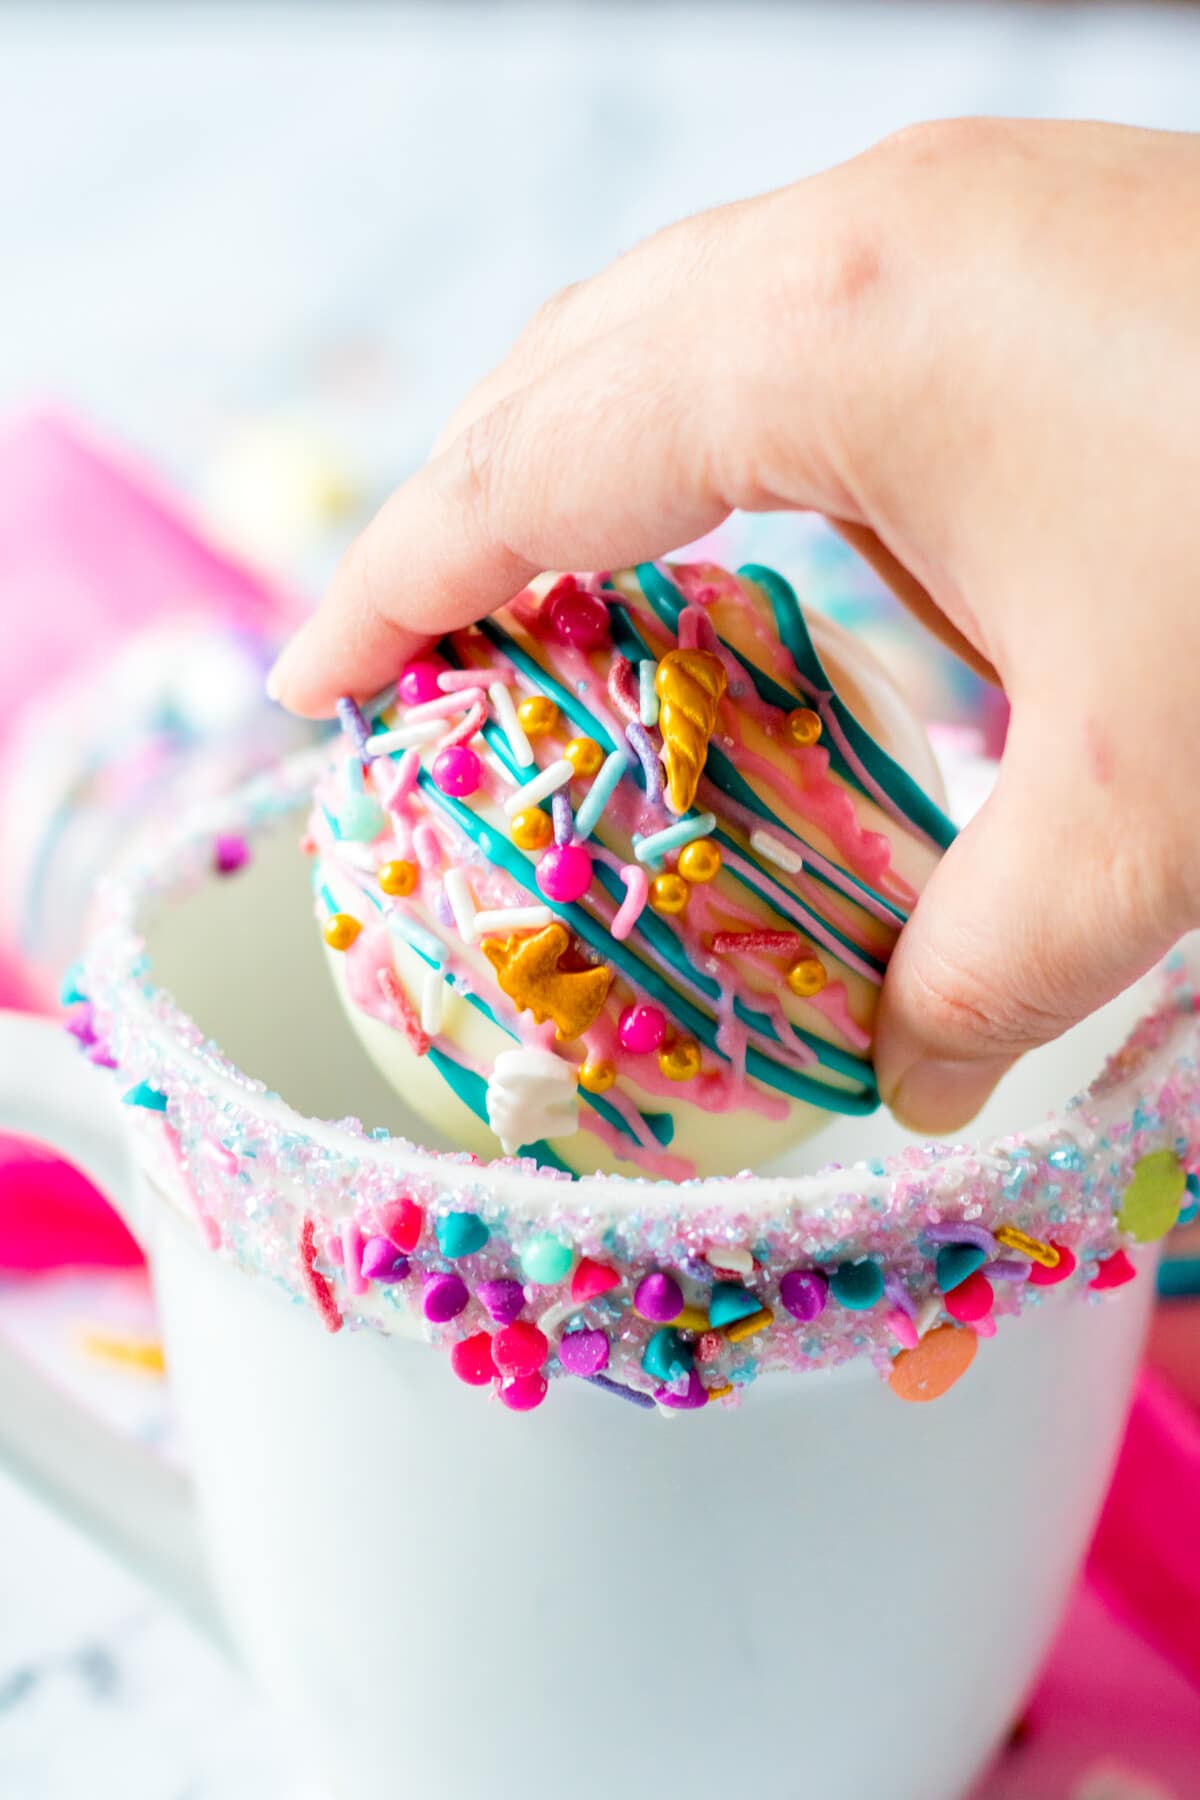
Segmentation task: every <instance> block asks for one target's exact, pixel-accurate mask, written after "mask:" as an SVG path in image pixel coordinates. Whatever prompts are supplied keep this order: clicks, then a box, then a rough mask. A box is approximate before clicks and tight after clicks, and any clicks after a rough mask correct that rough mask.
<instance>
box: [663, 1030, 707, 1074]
mask: <svg viewBox="0 0 1200 1800" xmlns="http://www.w3.org/2000/svg"><path fill="white" fill-rule="evenodd" d="M700 1063H701V1054H700V1046H699V1044H698V1043H697V1042H696V1040H695V1038H676V1039H675V1042H674V1043H673V1044H668V1045H667V1046H666V1047H665V1049H662V1050H660V1051H659V1053H658V1066H659V1068H660V1069H661V1070H662V1072H663V1074H664V1075H665V1076H666V1078H667V1080H668V1081H691V1080H692V1079H693V1078H694V1077H695V1076H697V1075H698V1074H699V1073H700Z"/></svg>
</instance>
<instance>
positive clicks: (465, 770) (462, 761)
mask: <svg viewBox="0 0 1200 1800" xmlns="http://www.w3.org/2000/svg"><path fill="white" fill-rule="evenodd" d="M432 774H433V780H434V785H435V786H436V787H439V788H440V789H441V791H442V793H443V794H451V795H453V797H454V798H455V799H457V800H462V799H464V798H465V797H466V796H467V795H468V794H473V793H474V792H475V790H476V788H477V787H478V786H479V783H480V781H481V779H482V776H483V768H482V764H481V763H480V761H479V758H478V757H477V756H476V754H475V752H474V750H472V749H471V747H470V745H469V744H448V745H447V746H446V748H445V749H444V750H439V751H438V754H437V755H436V756H435V757H434V759H433V770H432Z"/></svg>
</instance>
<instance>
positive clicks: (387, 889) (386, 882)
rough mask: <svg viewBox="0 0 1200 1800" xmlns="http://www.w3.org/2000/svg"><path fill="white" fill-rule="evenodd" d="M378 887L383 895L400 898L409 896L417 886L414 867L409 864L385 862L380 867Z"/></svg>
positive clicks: (412, 864)
mask: <svg viewBox="0 0 1200 1800" xmlns="http://www.w3.org/2000/svg"><path fill="white" fill-rule="evenodd" d="M379 885H380V887H381V888H382V889H383V891H384V893H385V894H398V895H400V896H401V898H404V897H405V896H406V895H408V894H411V893H412V891H413V889H414V888H415V887H416V885H417V870H416V865H415V864H414V863H410V862H385V863H382V864H381V865H380V869H379Z"/></svg>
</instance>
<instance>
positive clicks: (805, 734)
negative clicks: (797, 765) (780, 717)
mask: <svg viewBox="0 0 1200 1800" xmlns="http://www.w3.org/2000/svg"><path fill="white" fill-rule="evenodd" d="M786 727H787V734H788V736H789V737H790V738H791V740H792V742H793V744H799V745H800V747H801V748H802V749H807V748H808V746H809V745H810V744H815V743H816V742H817V739H818V738H819V737H820V735H821V716H820V714H819V713H815V712H814V711H813V709H812V707H811V706H798V707H796V709H795V711H794V712H790V713H789V714H788V716H787V720H786Z"/></svg>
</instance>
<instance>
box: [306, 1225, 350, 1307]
mask: <svg viewBox="0 0 1200 1800" xmlns="http://www.w3.org/2000/svg"><path fill="white" fill-rule="evenodd" d="M315 1229H316V1228H315V1226H314V1225H313V1222H312V1220H311V1219H305V1221H304V1224H303V1226H302V1228H301V1231H300V1265H301V1268H302V1269H303V1271H304V1285H305V1287H306V1288H307V1289H308V1291H309V1293H310V1294H311V1295H312V1297H313V1304H314V1305H315V1306H316V1309H317V1311H318V1312H319V1313H320V1315H321V1323H322V1324H323V1325H324V1327H325V1329H326V1331H340V1330H341V1329H342V1315H341V1313H340V1312H339V1311H338V1304H337V1301H336V1300H335V1299H334V1297H333V1288H332V1287H331V1286H330V1284H329V1282H328V1281H327V1280H326V1278H325V1276H324V1275H322V1274H321V1271H320V1270H319V1269H318V1268H316V1267H315V1263H316V1256H317V1247H316V1244H315V1242H314V1241H313V1240H314V1233H315Z"/></svg>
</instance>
